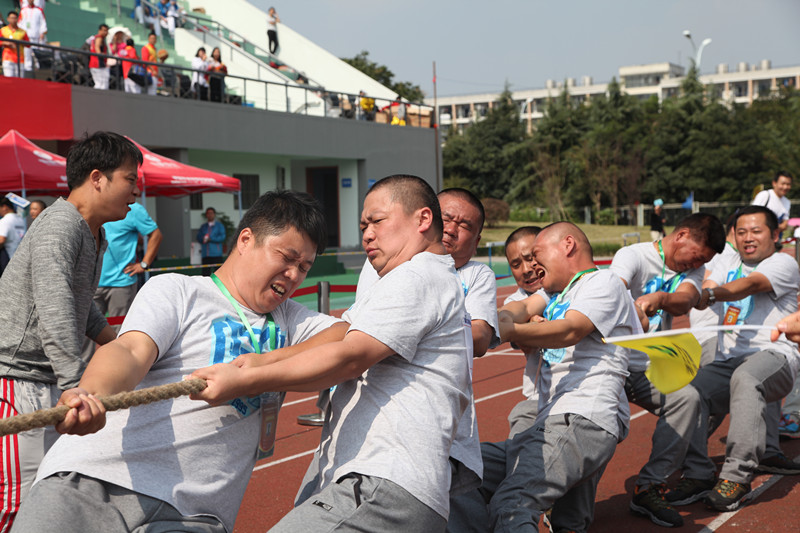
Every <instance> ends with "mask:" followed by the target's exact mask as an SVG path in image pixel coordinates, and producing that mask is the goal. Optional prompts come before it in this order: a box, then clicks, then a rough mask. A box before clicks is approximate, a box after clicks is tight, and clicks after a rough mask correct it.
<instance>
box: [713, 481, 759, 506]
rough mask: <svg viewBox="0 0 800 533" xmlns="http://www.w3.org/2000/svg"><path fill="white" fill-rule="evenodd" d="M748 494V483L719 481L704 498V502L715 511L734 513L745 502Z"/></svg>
mask: <svg viewBox="0 0 800 533" xmlns="http://www.w3.org/2000/svg"><path fill="white" fill-rule="evenodd" d="M749 493H750V484H749V483H737V482H735V481H728V480H727V479H720V480H719V481H717V484H716V485H714V488H713V489H711V492H709V493H708V496H706V500H705V502H706V505H708V506H709V507H711V508H712V509H714V510H715V511H734V510H736V509H738V508H739V506H740V505H741V504H743V503H744V502H745V501H746V499H747V495H748V494H749Z"/></svg>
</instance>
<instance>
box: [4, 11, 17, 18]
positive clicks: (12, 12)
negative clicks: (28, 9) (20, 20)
mask: <svg viewBox="0 0 800 533" xmlns="http://www.w3.org/2000/svg"><path fill="white" fill-rule="evenodd" d="M11 15H16V16H19V13H17V12H16V11H14V10H13V9H12V10H11V11H9V12H8V13H6V17H10V16H11Z"/></svg>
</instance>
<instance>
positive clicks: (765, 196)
mask: <svg viewBox="0 0 800 533" xmlns="http://www.w3.org/2000/svg"><path fill="white" fill-rule="evenodd" d="M768 203H769V191H761V192H760V193H758V194H756V197H755V198H753V203H752V204H750V205H761V206H766V205H767V204H768Z"/></svg>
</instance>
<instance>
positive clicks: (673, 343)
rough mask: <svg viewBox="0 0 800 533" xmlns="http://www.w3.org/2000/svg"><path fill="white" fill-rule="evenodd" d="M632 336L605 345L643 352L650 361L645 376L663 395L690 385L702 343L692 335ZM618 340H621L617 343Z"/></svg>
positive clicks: (698, 364)
mask: <svg viewBox="0 0 800 533" xmlns="http://www.w3.org/2000/svg"><path fill="white" fill-rule="evenodd" d="M683 331H684V332H683V333H675V334H668V333H667V332H665V333H663V334H659V335H657V336H654V335H632V336H630V337H627V338H623V337H617V338H616V339H615V338H609V339H606V342H610V343H612V344H617V345H619V346H623V347H625V348H631V349H633V350H639V351H640V352H644V353H646V354H647V356H648V357H649V358H650V366H649V367H648V368H647V371H646V372H645V376H647V379H649V380H650V383H652V384H653V385H654V386H655V388H657V389H658V390H659V391H661V392H662V393H664V394H669V393H670V392H675V391H676V390H678V389H681V388H683V387H685V386H686V385H688V384H689V382H690V381H692V379H694V377H695V376H696V375H697V369H698V368H699V366H700V354H701V352H702V349H701V348H700V343H699V342H697V339H696V338H695V336H694V335H692V334H691V333H686V332H685V331H686V330H683ZM632 337H636V338H632ZM617 339H618V340H617Z"/></svg>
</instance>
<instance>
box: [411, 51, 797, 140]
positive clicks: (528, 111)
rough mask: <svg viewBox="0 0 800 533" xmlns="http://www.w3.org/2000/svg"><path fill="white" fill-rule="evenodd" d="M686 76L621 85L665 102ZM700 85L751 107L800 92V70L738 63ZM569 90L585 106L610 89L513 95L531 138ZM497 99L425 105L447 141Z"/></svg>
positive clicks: (573, 87)
mask: <svg viewBox="0 0 800 533" xmlns="http://www.w3.org/2000/svg"><path fill="white" fill-rule="evenodd" d="M685 75H686V70H685V69H684V67H681V66H680V65H675V64H673V63H651V64H647V65H631V66H624V67H620V68H619V71H618V73H617V79H618V81H619V83H620V85H621V87H622V90H623V91H625V92H626V93H627V94H630V95H633V96H636V97H637V98H639V99H642V100H646V99H648V98H650V97H652V96H657V97H658V99H659V101H661V100H664V99H665V98H670V97H673V96H676V95H677V94H678V91H679V90H680V85H681V82H682V81H683V79H684V76H685ZM700 81H701V83H703V85H706V86H709V87H711V88H712V91H713V94H715V95H716V96H717V97H718V98H720V99H721V100H724V101H726V102H734V103H737V104H751V103H752V102H753V100H755V99H757V98H759V97H764V96H767V95H769V94H770V93H772V92H773V91H776V90H778V88H779V87H782V86H792V87H800V65H798V66H792V67H775V68H773V67H772V63H771V62H770V61H769V60H766V59H765V60H763V61H761V62H760V63H759V64H757V65H756V64H754V65H749V64H747V63H739V64H738V65H737V66H736V69H735V70H734V71H731V70H729V68H728V65H726V64H721V65H718V66H717V68H716V71H715V72H714V73H713V74H703V75H701V76H700ZM565 87H566V89H567V91H568V92H569V96H570V98H571V99H572V101H573V102H574V103H576V104H582V103H588V102H590V101H591V99H592V98H593V97H596V96H600V95H603V94H605V93H606V91H607V88H608V84H607V83H595V82H594V80H593V79H592V78H591V77H590V76H584V77H583V78H582V79H581V83H580V84H578V83H576V80H575V78H567V79H566V80H565V81H564V82H563V83H562V82H556V81H554V80H547V82H546V84H545V87H544V88H541V89H525V90H520V91H512V93H511V94H512V97H513V99H514V101H515V102H516V103H517V105H518V106H519V110H520V117H521V119H522V120H524V121H525V122H526V123H527V127H528V132H529V133H530V132H531V131H532V130H533V125H534V124H535V123H536V121H537V120H539V119H541V118H542V117H543V116H544V111H545V109H546V107H547V101H548V99H550V98H554V97H556V96H558V95H559V94H560V93H561V91H563V90H564V88H565ZM499 97H500V93H499V92H495V93H479V94H465V95H459V96H440V97H439V98H438V101H437V102H436V103H435V104H434V101H433V99H432V98H427V99H426V101H425V103H427V104H429V105H437V106H438V109H437V110H436V116H437V117H438V118H439V121H438V123H439V126H440V128H441V131H442V135H443V136H444V135H446V134H447V132H448V131H450V129H451V128H455V129H456V131H458V132H463V131H464V128H466V127H469V125H470V124H472V123H474V122H477V121H478V120H480V119H481V117H483V116H485V115H486V113H487V112H488V110H489V109H491V107H492V105H493V103H494V102H495V101H496V100H497V99H498V98H499Z"/></svg>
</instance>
